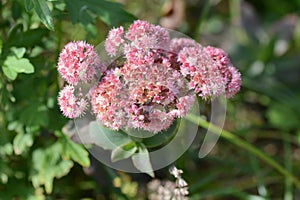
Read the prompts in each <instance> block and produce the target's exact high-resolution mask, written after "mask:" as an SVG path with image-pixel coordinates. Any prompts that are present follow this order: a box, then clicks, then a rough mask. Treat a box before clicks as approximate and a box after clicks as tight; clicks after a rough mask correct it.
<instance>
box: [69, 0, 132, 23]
mask: <svg viewBox="0 0 300 200" xmlns="http://www.w3.org/2000/svg"><path fill="white" fill-rule="evenodd" d="M65 2H66V6H67V8H68V10H69V12H70V13H69V14H70V17H71V21H72V22H73V23H77V22H81V23H83V24H89V23H93V21H94V18H93V16H92V15H91V14H90V13H91V12H92V13H94V14H95V15H97V16H98V17H99V18H100V19H101V20H102V21H103V22H105V23H106V24H108V25H110V26H119V25H121V24H123V23H125V22H132V21H133V20H135V19H136V18H135V17H134V16H133V15H131V14H130V13H128V12H126V11H125V10H124V9H123V8H122V7H123V6H122V4H120V3H117V2H109V1H105V0H85V1H81V0H65Z"/></svg>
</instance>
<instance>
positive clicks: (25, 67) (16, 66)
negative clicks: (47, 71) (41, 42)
mask: <svg viewBox="0 0 300 200" xmlns="http://www.w3.org/2000/svg"><path fill="white" fill-rule="evenodd" d="M4 65H5V66H7V67H8V68H10V69H11V70H13V71H15V72H16V73H26V74H30V73H33V72H34V67H33V65H32V64H31V63H30V61H29V60H28V59H27V58H21V59H18V58H17V57H16V56H8V57H7V58H6V60H5V61H4Z"/></svg>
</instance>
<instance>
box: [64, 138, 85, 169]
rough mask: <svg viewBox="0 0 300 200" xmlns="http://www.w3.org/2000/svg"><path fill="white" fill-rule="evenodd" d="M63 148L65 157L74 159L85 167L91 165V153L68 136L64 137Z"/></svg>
mask: <svg viewBox="0 0 300 200" xmlns="http://www.w3.org/2000/svg"><path fill="white" fill-rule="evenodd" d="M62 145H63V146H62V150H63V157H64V158H65V159H70V158H71V159H72V160H74V161H76V162H77V163H79V164H80V165H82V166H84V167H88V166H90V159H89V154H88V152H87V151H86V150H85V148H84V147H83V146H82V145H80V144H77V143H75V142H73V141H72V140H71V139H70V138H68V136H66V135H63V137H62Z"/></svg>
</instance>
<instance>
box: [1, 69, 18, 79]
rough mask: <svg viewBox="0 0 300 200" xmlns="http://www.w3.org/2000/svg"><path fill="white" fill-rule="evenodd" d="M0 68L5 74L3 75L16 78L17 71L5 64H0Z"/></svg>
mask: <svg viewBox="0 0 300 200" xmlns="http://www.w3.org/2000/svg"><path fill="white" fill-rule="evenodd" d="M2 70H3V73H4V74H5V76H7V77H8V78H9V79H11V80H15V79H16V78H17V76H18V73H17V72H15V71H14V70H12V69H10V68H9V67H7V66H6V65H3V66H2Z"/></svg>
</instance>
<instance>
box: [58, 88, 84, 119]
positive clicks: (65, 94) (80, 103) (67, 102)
mask: <svg viewBox="0 0 300 200" xmlns="http://www.w3.org/2000/svg"><path fill="white" fill-rule="evenodd" d="M78 96H81V95H80V94H79V95H78ZM58 104H59V106H60V110H61V111H62V112H63V115H65V116H66V117H68V118H76V117H79V116H80V115H82V114H84V111H85V109H86V107H87V105H88V103H87V101H86V100H85V99H84V98H78V97H76V96H75V88H74V86H72V85H67V86H65V87H64V88H63V89H62V90H61V91H60V92H59V95H58Z"/></svg>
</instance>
